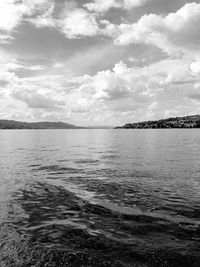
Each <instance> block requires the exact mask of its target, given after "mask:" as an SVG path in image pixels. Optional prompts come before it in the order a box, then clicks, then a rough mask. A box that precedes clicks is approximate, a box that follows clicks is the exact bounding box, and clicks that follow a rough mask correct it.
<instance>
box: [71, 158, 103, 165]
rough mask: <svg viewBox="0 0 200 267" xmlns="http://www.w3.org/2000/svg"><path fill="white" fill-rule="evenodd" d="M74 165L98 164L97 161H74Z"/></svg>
mask: <svg viewBox="0 0 200 267" xmlns="http://www.w3.org/2000/svg"><path fill="white" fill-rule="evenodd" d="M75 163H76V164H98V163H99V160H91V159H82V160H77V161H75Z"/></svg>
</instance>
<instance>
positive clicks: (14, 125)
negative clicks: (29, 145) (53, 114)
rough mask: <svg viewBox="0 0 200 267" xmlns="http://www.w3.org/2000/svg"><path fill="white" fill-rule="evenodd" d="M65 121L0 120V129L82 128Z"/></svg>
mask: <svg viewBox="0 0 200 267" xmlns="http://www.w3.org/2000/svg"><path fill="white" fill-rule="evenodd" d="M81 128H83V127H77V126H75V125H72V124H68V123H65V122H48V121H44V122H21V121H14V120H0V129H81Z"/></svg>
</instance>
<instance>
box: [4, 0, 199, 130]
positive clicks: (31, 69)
mask: <svg viewBox="0 0 200 267" xmlns="http://www.w3.org/2000/svg"><path fill="white" fill-rule="evenodd" d="M199 25H200V0H196V1H188V0H173V1H172V0H72V1H67V0H0V119H13V120H20V121H29V122H32V121H64V122H68V123H72V124H75V125H80V126H100V125H104V126H118V125H124V124H125V123H131V122H138V121H143V120H152V119H160V118H168V117H174V116H185V115H193V114H200V29H199Z"/></svg>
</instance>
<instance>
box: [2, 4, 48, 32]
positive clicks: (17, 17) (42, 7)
mask: <svg viewBox="0 0 200 267" xmlns="http://www.w3.org/2000/svg"><path fill="white" fill-rule="evenodd" d="M50 3H51V1H50ZM48 5H49V1H48V0H27V1H24V0H3V1H0V30H2V31H5V32H11V31H12V30H13V29H15V28H16V27H17V26H18V25H20V24H21V23H22V21H23V20H24V18H25V17H26V16H32V15H34V14H35V13H36V12H39V13H40V12H45V11H46V7H47V6H48Z"/></svg>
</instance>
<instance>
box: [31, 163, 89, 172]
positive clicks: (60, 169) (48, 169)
mask: <svg viewBox="0 0 200 267" xmlns="http://www.w3.org/2000/svg"><path fill="white" fill-rule="evenodd" d="M33 171H45V172H49V173H52V172H53V173H54V174H55V173H57V174H61V173H76V174H77V173H80V172H83V171H84V170H83V169H80V168H72V167H62V166H59V165H47V166H41V167H39V168H34V169H33Z"/></svg>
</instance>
